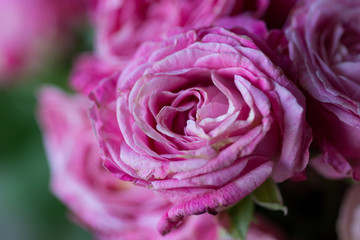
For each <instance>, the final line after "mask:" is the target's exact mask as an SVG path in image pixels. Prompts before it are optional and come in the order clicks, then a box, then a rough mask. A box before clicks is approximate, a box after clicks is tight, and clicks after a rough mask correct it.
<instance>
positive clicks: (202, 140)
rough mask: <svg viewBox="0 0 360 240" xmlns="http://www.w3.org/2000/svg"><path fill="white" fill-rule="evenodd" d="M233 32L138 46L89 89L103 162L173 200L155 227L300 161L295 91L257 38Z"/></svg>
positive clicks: (226, 201)
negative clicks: (123, 65) (117, 72)
mask: <svg viewBox="0 0 360 240" xmlns="http://www.w3.org/2000/svg"><path fill="white" fill-rule="evenodd" d="M236 31H237V34H235V33H233V32H230V31H228V30H225V29H223V28H219V27H218V28H205V29H199V30H189V31H187V32H185V33H182V34H179V35H174V36H172V37H170V38H168V39H166V40H165V41H162V42H149V43H146V44H144V45H142V47H140V49H139V50H138V52H137V53H136V54H135V57H134V59H133V61H131V62H130V63H129V65H128V66H127V67H126V68H125V69H124V70H123V71H122V73H121V75H120V76H119V77H115V76H113V77H112V78H109V79H107V80H105V81H102V82H101V83H100V84H99V85H98V86H97V88H96V89H95V91H94V93H92V95H91V98H92V100H93V101H94V106H93V107H92V110H91V118H92V120H93V123H94V127H95V130H96V132H97V136H98V139H99V142H100V146H101V148H102V151H103V156H104V159H105V166H106V167H107V168H108V169H109V171H111V172H112V173H113V174H114V175H115V176H117V177H118V178H120V179H122V180H126V181H132V182H134V183H135V184H138V185H142V186H144V187H148V188H151V189H152V190H155V191H157V192H160V193H162V194H163V195H165V196H166V197H168V198H169V199H171V201H172V202H174V203H176V205H175V206H174V207H172V208H171V209H170V210H169V211H168V212H167V213H166V215H164V218H163V220H162V221H161V222H160V225H159V228H160V231H161V232H162V233H166V232H167V231H169V230H170V229H171V228H172V227H173V226H175V225H177V223H178V222H179V221H181V220H182V219H183V217H184V216H189V215H193V214H201V213H204V212H210V213H216V212H217V211H219V210H221V209H223V208H224V207H226V206H229V205H232V204H235V203H236V202H238V201H239V200H241V199H242V198H243V197H244V196H246V195H247V194H249V193H251V192H252V191H253V190H255V189H256V188H257V187H258V186H259V185H261V184H262V183H263V182H264V181H265V180H266V179H267V178H269V177H272V178H273V179H274V180H275V181H277V182H281V181H284V180H286V179H288V178H290V177H292V176H293V175H294V174H296V173H298V172H301V171H302V170H303V169H304V168H305V166H306V164H307V161H308V145H309V142H310V140H311V136H310V135H311V134H310V132H309V129H308V128H307V125H306V122H305V108H304V104H305V99H304V97H303V95H302V94H301V93H300V91H299V90H298V89H297V88H296V87H295V86H294V85H293V83H291V82H290V81H289V80H288V79H287V78H286V77H285V76H284V74H283V72H282V71H281V69H280V68H279V67H278V66H276V65H274V63H273V62H272V61H271V60H270V58H269V57H268V56H267V55H265V54H264V51H265V52H270V50H269V49H265V48H266V44H265V43H261V41H260V40H259V39H257V40H256V41H255V40H254V41H253V40H252V39H256V38H255V37H254V38H253V37H252V34H251V33H249V32H248V31H246V30H244V29H240V28H237V29H236ZM259 46H261V47H264V50H262V48H259Z"/></svg>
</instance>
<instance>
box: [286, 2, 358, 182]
mask: <svg viewBox="0 0 360 240" xmlns="http://www.w3.org/2000/svg"><path fill="white" fill-rule="evenodd" d="M359 12H360V1H357V0H345V1H340V0H317V1H310V0H309V1H303V2H302V4H301V5H299V6H297V8H296V10H295V11H294V13H293V15H292V16H291V22H290V24H289V26H288V27H287V29H286V35H287V38H288V39H289V42H290V43H289V49H290V58H291V59H292V60H293V61H294V63H295V65H296V66H298V72H299V81H300V85H301V86H302V87H303V88H304V89H305V91H306V92H307V93H308V95H309V97H308V103H309V104H308V105H309V107H308V111H309V114H308V115H309V121H310V123H311V125H312V127H313V130H314V136H315V139H316V142H317V145H318V147H319V148H320V149H321V151H322V152H323V155H322V156H320V157H318V158H316V159H314V161H313V163H314V166H316V167H317V168H318V169H319V171H320V172H322V173H323V174H325V175H327V176H329V177H345V176H351V177H353V178H354V179H357V180H360V147H359V142H360V110H359V109H360V107H359V106H360V68H359V65H360V61H359V60H360V43H359V39H360V24H359V23H360V15H359Z"/></svg>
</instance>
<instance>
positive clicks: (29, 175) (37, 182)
mask: <svg viewBox="0 0 360 240" xmlns="http://www.w3.org/2000/svg"><path fill="white" fill-rule="evenodd" d="M78 35H79V36H75V38H76V41H75V43H74V45H73V46H71V47H70V49H67V51H66V53H61V56H60V55H59V54H58V55H59V56H54V57H53V59H51V60H49V62H46V63H44V68H43V69H42V70H41V71H40V72H37V73H36V74H33V75H32V76H29V77H23V78H25V79H20V80H19V81H18V82H17V83H16V84H14V85H12V86H8V87H6V88H3V89H0V112H1V114H0V239H2V240H42V239H54V240H56V239H67V240H72V239H74V240H75V239H76V240H82V239H84V240H85V239H91V238H92V237H91V235H90V234H89V233H88V232H86V231H85V230H83V229H82V228H80V227H78V226H77V225H75V224H73V223H72V222H71V221H69V220H68V217H67V210H66V208H65V207H64V206H63V205H62V204H61V203H60V202H59V201H58V200H57V199H56V198H55V197H54V196H53V195H52V193H51V191H50V188H49V177H50V176H49V168H48V164H47V160H46V156H45V152H44V147H43V144H42V137H41V132H40V129H39V127H38V124H37V121H36V109H37V100H36V94H37V92H38V90H39V88H40V87H41V86H42V85H44V84H53V85H57V86H59V87H61V88H63V89H67V88H68V87H67V81H68V76H69V73H70V69H71V65H72V63H73V61H74V59H75V57H76V55H78V53H80V52H83V51H85V50H89V49H90V46H91V44H89V42H90V41H89V39H91V38H90V37H88V33H87V31H84V32H83V33H80V34H78Z"/></svg>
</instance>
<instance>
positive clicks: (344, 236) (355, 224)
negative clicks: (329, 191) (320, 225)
mask: <svg viewBox="0 0 360 240" xmlns="http://www.w3.org/2000/svg"><path fill="white" fill-rule="evenodd" d="M359 224H360V184H356V185H353V186H351V187H350V188H349V189H348V191H347V193H346V195H345V197H344V199H343V202H342V206H341V208H340V213H339V217H338V221H337V233H338V238H339V240H358V239H360V228H359Z"/></svg>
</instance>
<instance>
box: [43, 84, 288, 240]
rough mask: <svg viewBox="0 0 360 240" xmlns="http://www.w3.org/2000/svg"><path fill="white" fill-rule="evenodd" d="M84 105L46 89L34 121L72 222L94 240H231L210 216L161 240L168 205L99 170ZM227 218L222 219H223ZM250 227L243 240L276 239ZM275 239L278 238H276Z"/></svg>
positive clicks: (258, 226)
mask: <svg viewBox="0 0 360 240" xmlns="http://www.w3.org/2000/svg"><path fill="white" fill-rule="evenodd" d="M88 104H89V102H88V100H87V99H86V98H85V97H82V96H80V95H78V96H70V95H67V94H65V93H63V92H62V91H61V90H59V89H56V88H53V87H46V88H43V89H42V90H41V92H40V96H39V105H40V106H39V118H40V123H41V126H42V130H43V135H44V142H45V146H46V151H47V155H48V160H49V164H50V169H51V186H52V189H53V191H54V193H55V195H56V196H57V197H58V198H59V199H61V200H62V201H63V202H64V204H66V205H67V206H68V207H69V209H70V210H71V211H72V217H73V219H74V220H76V221H77V222H78V223H79V224H81V225H82V226H84V227H86V228H88V229H89V230H91V231H92V232H93V233H94V234H95V235H96V237H97V239H102V240H111V239H114V240H115V239H127V240H129V239H130V240H131V239H133V240H148V239H154V240H156V239H159V240H160V239H165V240H166V239H167V240H198V239H206V240H232V239H234V238H233V237H232V236H230V235H229V234H228V233H227V231H226V229H225V228H224V227H223V226H222V224H221V223H220V222H219V221H218V220H217V218H216V217H214V216H211V215H201V216H193V217H190V218H189V219H188V221H187V222H186V223H184V224H182V225H181V226H179V227H178V228H177V229H175V230H174V231H173V232H172V233H170V234H169V235H167V236H166V237H162V236H161V235H160V234H159V233H158V232H157V231H156V222H157V221H158V220H159V219H160V217H161V214H162V212H163V211H165V210H166V208H168V207H170V203H169V202H168V201H166V200H165V199H162V198H161V197H159V196H157V195H155V194H154V193H153V192H152V191H150V190H148V189H145V188H141V187H137V186H135V185H132V184H129V183H127V182H123V181H121V180H118V179H116V178H114V177H113V176H111V174H110V173H109V172H107V171H106V170H105V169H104V168H103V167H102V161H101V158H100V153H99V151H98V146H97V142H96V138H95V135H94V134H93V131H92V127H91V124H90V119H89V118H88V117H87V108H88ZM225 216H226V215H225ZM260 220H261V221H257V222H256V223H252V224H251V226H250V229H249V233H248V237H247V239H248V240H252V239H253V240H255V239H256V240H260V239H261V240H272V239H278V238H277V236H281V234H280V235H279V231H277V230H276V228H273V227H271V229H270V228H269V227H268V226H269V224H268V223H267V222H265V221H264V220H263V219H262V218H261V219H260ZM279 239H280V238H279Z"/></svg>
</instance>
